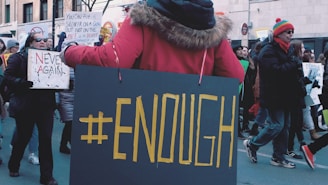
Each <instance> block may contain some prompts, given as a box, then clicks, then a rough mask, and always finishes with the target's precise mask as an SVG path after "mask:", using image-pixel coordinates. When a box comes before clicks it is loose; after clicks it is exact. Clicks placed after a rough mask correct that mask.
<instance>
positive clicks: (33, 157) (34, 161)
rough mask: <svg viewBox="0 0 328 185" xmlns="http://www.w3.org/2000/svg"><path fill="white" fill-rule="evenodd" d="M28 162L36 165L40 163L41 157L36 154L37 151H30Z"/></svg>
mask: <svg viewBox="0 0 328 185" xmlns="http://www.w3.org/2000/svg"><path fill="white" fill-rule="evenodd" d="M28 162H29V163H31V164H34V165H39V164H40V162H39V157H38V156H37V155H35V153H30V155H29V156H28Z"/></svg>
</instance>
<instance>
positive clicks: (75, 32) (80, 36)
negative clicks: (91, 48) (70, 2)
mask: <svg viewBox="0 0 328 185" xmlns="http://www.w3.org/2000/svg"><path fill="white" fill-rule="evenodd" d="M101 17H102V13H101V12H67V13H66V15H65V32H66V39H65V41H66V42H68V41H75V42H78V43H93V42H98V41H99V34H100V28H101Z"/></svg>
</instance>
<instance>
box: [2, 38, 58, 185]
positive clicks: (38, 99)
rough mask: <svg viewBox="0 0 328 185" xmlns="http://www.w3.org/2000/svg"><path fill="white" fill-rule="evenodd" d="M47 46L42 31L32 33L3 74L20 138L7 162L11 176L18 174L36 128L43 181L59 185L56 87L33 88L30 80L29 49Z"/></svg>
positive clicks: (45, 183) (10, 113)
mask: <svg viewBox="0 0 328 185" xmlns="http://www.w3.org/2000/svg"><path fill="white" fill-rule="evenodd" d="M30 48H32V49H44V50H46V49H47V48H46V43H45V39H44V38H43V35H42V34H41V33H30V34H29V35H28V37H27V39H26V42H25V45H24V48H23V49H22V50H21V51H20V52H18V53H15V54H12V55H11V56H10V57H9V58H8V66H7V69H6V71H5V73H4V77H5V80H6V84H7V85H8V88H9V89H11V90H10V91H11V92H12V94H11V96H10V99H9V107H8V112H9V116H10V117H13V118H15V122H16V128H17V135H18V137H17V140H16V141H15V143H13V149H12V153H11V156H10V159H9V162H8V169H9V175H10V176H11V177H18V176H19V175H20V174H19V167H20V162H21V160H22V157H23V155H24V151H25V148H26V145H27V143H28V142H29V140H30V138H31V135H32V132H33V127H34V125H35V124H36V125H37V128H38V133H39V158H40V183H41V184H44V185H57V184H58V183H57V181H56V180H55V179H54V177H53V155H52V141H51V138H52V130H53V123H54V110H55V107H56V103H55V90H48V89H46V90H45V89H30V87H32V86H33V82H31V81H27V62H28V50H29V49H30Z"/></svg>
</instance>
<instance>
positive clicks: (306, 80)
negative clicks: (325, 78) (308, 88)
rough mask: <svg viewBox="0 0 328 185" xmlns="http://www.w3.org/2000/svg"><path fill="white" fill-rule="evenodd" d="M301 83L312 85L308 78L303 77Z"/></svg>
mask: <svg viewBox="0 0 328 185" xmlns="http://www.w3.org/2000/svg"><path fill="white" fill-rule="evenodd" d="M303 82H304V84H305V85H307V84H310V83H312V81H311V80H310V79H309V78H308V77H304V78H303Z"/></svg>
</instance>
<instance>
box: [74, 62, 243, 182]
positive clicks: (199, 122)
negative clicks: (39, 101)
mask: <svg viewBox="0 0 328 185" xmlns="http://www.w3.org/2000/svg"><path fill="white" fill-rule="evenodd" d="M120 70H121V74H122V81H120V80H119V79H118V71H117V69H111V68H103V67H95V66H83V65H79V66H77V68H76V71H75V77H76V78H75V79H76V81H75V82H76V83H75V88H76V89H75V100H74V102H75V103H74V107H75V108H74V121H73V130H72V154H71V168H70V170H71V173H70V184H71V185H90V184H97V185H108V184H113V185H117V184H124V185H125V184H131V185H154V184H156V185H168V184H169V185H181V184H190V185H193V184H194V185H199V184H206V185H211V184H213V185H214V184H215V185H217V184H225V185H230V184H231V185H235V184H236V165H237V164H236V159H237V158H236V149H237V141H236V133H237V132H236V131H237V126H236V127H235V125H236V124H237V122H238V119H237V117H238V80H237V79H231V78H223V77H209V76H204V77H203V80H202V83H201V85H198V80H199V76H198V75H183V74H176V73H164V72H154V71H145V70H131V69H120Z"/></svg>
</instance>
